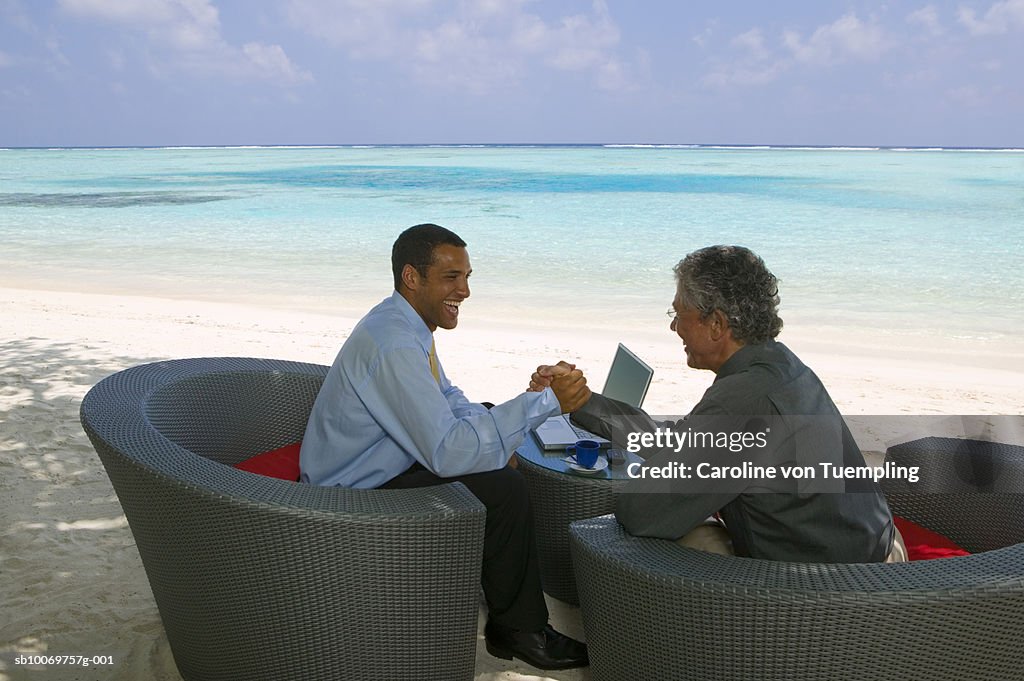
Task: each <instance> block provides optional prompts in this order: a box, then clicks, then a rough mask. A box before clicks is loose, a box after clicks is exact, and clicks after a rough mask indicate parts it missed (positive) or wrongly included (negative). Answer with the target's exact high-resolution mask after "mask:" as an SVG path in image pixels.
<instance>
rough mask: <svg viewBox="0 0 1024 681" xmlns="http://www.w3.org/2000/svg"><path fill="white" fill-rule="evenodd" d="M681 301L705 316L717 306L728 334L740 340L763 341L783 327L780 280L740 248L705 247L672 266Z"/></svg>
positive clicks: (703, 317)
mask: <svg viewBox="0 0 1024 681" xmlns="http://www.w3.org/2000/svg"><path fill="white" fill-rule="evenodd" d="M672 271H673V272H675V275H676V283H677V284H678V287H679V292H680V294H681V296H682V300H683V302H684V303H685V304H686V306H687V307H691V308H694V309H695V310H697V311H698V312H700V317H701V319H707V318H708V317H709V316H711V313H712V312H714V311H715V310H720V311H721V312H722V314H724V315H725V317H726V319H728V320H729V328H730V329H731V330H732V336H733V338H735V339H736V340H737V341H738V342H740V343H743V344H745V345H746V344H751V343H765V342H767V341H768V340H770V339H772V338H775V337H776V336H778V335H779V332H780V331H781V330H782V319H781V318H780V317H779V315H778V307H779V280H778V279H776V278H775V275H774V274H772V273H771V272H770V271H769V270H768V267H767V266H766V265H765V264H764V260H762V259H761V258H760V256H758V255H756V254H755V253H754V252H753V251H751V250H750V249H748V248H744V247H743V246H708V247H707V248H702V249H700V250H697V251H694V252H693V253H690V254H689V255H687V256H686V257H685V258H683V259H682V260H680V261H679V263H678V264H677V265H676V266H675V268H673V270H672Z"/></svg>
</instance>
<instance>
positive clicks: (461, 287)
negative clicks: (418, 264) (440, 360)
mask: <svg viewBox="0 0 1024 681" xmlns="http://www.w3.org/2000/svg"><path fill="white" fill-rule="evenodd" d="M406 268H408V269H407V271H406V272H405V273H404V274H405V275H407V277H406V286H407V289H408V295H406V299H408V301H409V304H410V305H412V307H413V309H414V310H416V312H417V313H418V314H419V316H420V317H421V318H422V319H423V321H424V322H425V323H426V325H427V328H429V329H430V331H431V332H433V331H434V330H435V329H437V327H441V328H442V329H454V328H455V327H456V326H457V325H458V323H459V305H461V304H462V301H463V300H465V299H466V298H469V275H470V274H472V273H473V268H472V267H470V265H469V253H468V252H467V251H466V249H465V248H462V247H460V246H452V245H450V244H441V245H440V246H437V247H436V248H435V249H434V260H433V262H432V263H431V264H430V266H429V267H428V268H427V273H426V276H422V275H420V273H419V272H417V271H416V269H415V268H414V267H412V265H406Z"/></svg>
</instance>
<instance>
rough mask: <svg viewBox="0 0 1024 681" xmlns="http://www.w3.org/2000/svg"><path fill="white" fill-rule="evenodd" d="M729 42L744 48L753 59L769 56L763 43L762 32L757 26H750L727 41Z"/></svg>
mask: <svg viewBox="0 0 1024 681" xmlns="http://www.w3.org/2000/svg"><path fill="white" fill-rule="evenodd" d="M729 44H730V45H732V46H733V47H736V48H739V49H741V50H746V51H747V52H748V53H749V54H750V56H751V57H753V58H754V59H767V58H768V56H769V55H768V49H767V48H766V47H765V44H764V33H762V32H761V29H759V28H752V29H750V30H749V31H747V32H746V33H741V34H740V35H738V36H736V37H735V38H733V39H732V40H731V41H729Z"/></svg>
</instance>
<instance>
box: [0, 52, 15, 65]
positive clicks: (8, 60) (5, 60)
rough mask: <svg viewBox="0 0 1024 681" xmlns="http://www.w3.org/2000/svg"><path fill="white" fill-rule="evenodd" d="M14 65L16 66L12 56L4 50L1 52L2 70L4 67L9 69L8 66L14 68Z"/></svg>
mask: <svg viewBox="0 0 1024 681" xmlns="http://www.w3.org/2000/svg"><path fill="white" fill-rule="evenodd" d="M13 65H14V57H12V56H11V55H9V54H7V53H6V52H4V51H3V50H0V69H2V68H4V67H7V66H13Z"/></svg>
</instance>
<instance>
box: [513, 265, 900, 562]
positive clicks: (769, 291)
mask: <svg viewBox="0 0 1024 681" xmlns="http://www.w3.org/2000/svg"><path fill="white" fill-rule="evenodd" d="M675 275H676V282H677V287H676V296H675V299H674V300H673V303H672V310H671V311H670V313H669V314H670V315H671V316H672V322H671V329H672V331H673V332H675V333H676V334H677V335H678V336H679V337H680V339H682V341H683V343H684V350H685V352H686V359H687V364H688V365H689V366H690V367H692V368H694V369H708V370H710V371H713V372H714V373H715V380H714V382H713V383H712V384H711V386H710V387H709V388H708V390H707V391H706V392H705V393H704V397H703V398H702V399H701V400H700V402H698V404H697V405H696V406H695V407H694V408H693V410H691V412H690V417H688V421H683V422H679V423H671V422H667V423H658V422H656V421H654V420H653V419H651V418H650V417H649V416H647V414H645V413H644V412H642V411H640V410H639V409H635V408H633V407H631V406H629V405H626V404H623V403H621V402H617V401H615V400H612V399H609V398H606V397H604V396H602V395H599V394H593V395H591V396H589V398H588V399H586V400H585V401H580V402H577V403H576V404H573V405H571V407H570V408H571V409H572V410H573V419H574V420H575V421H577V422H578V423H579V424H580V425H582V426H584V427H586V428H589V429H590V430H592V431H594V432H597V433H599V434H601V435H603V436H605V437H608V438H609V439H612V440H614V441H616V444H619V445H620V446H622V445H623V443H622V442H621V440H622V438H623V436H624V434H625V433H627V432H632V433H638V432H654V431H655V430H656V429H658V428H665V427H669V428H675V429H676V430H679V431H683V430H686V425H685V424H686V423H688V422H690V420H692V421H697V422H699V420H700V419H699V418H697V417H707V418H717V419H719V420H721V419H722V418H725V419H729V418H732V419H733V421H734V423H736V424H743V423H750V419H752V418H759V417H760V418H764V419H769V420H771V419H775V420H776V422H778V420H780V419H784V420H787V421H789V422H793V420H794V417H795V418H796V419H797V420H799V419H821V420H827V421H829V422H831V423H832V424H834V425H835V433H834V435H835V436H834V437H832V438H828V439H826V440H824V442H826V443H827V445H826V447H825V448H824V449H826V450H829V451H823V450H822V448H820V447H819V448H816V451H814V452H811V453H810V456H811V457H812V458H817V459H820V460H821V461H828V462H833V463H835V464H836V465H838V466H842V467H854V468H856V467H864V466H865V463H864V458H863V456H862V454H861V452H860V449H859V448H858V447H857V444H856V442H855V441H854V439H853V436H852V435H851V434H850V431H849V430H848V429H847V427H846V425H845V423H843V422H842V419H841V417H840V414H839V411H838V410H837V409H836V406H835V404H834V403H833V402H832V399H831V397H829V394H828V392H827V391H826V390H825V387H824V386H823V385H822V383H821V381H820V380H819V379H818V377H817V376H816V375H815V374H814V372H813V371H811V370H810V369H808V368H807V367H806V366H805V365H804V364H803V362H801V361H800V360H799V359H798V358H797V356H796V355H794V354H793V352H791V351H790V350H789V348H787V347H786V346H785V345H783V344H782V343H779V342H777V341H776V340H775V337H776V336H777V335H778V334H779V331H780V330H781V329H782V320H781V319H780V318H779V316H778V313H777V309H778V303H779V297H778V285H777V280H776V278H775V276H774V275H773V274H772V273H771V272H770V271H769V270H768V268H767V267H766V266H765V264H764V261H763V260H761V258H760V257H758V256H757V255H755V254H754V253H752V252H751V251H750V250H748V249H746V248H742V247H738V246H711V247H708V248H704V249H701V250H698V251H695V252H693V253H691V254H689V255H688V256H686V258H684V259H683V260H682V261H680V262H679V264H678V265H676V268H675ZM565 366H566V365H565V364H564V363H562V365H561V366H555V367H550V366H548V367H538V370H537V373H535V374H534V375H533V381H532V383H531V387H532V388H533V389H540V388H543V387H544V386H546V385H548V384H549V381H550V377H551V376H553V375H556V374H558V373H560V372H563V371H565ZM555 390H556V393H557V386H556V387H555ZM821 442H822V440H819V441H818V443H817V444H819V445H820V444H821ZM787 443H788V446H789V448H790V450H793V449H794V444H793V440H792V439H790V440H788V441H787ZM790 455H791V456H796V457H797V458H798V459H799V458H800V457H801V456H804V457H806V456H807V453H801V452H798V451H797V452H793V451H790ZM804 460H806V458H805V459H804ZM777 462H778V459H773V460H771V461H768V462H767V463H777ZM783 487H784V486H783ZM774 489H775V490H777V489H780V488H779V487H775V488H774ZM712 515H714V516H715V517H717V518H719V519H720V520H721V521H723V522H724V524H725V528H726V530H727V532H728V537H729V538H730V539H731V542H732V550H733V552H735V554H736V555H740V556H749V557H753V558H763V559H769V560H787V561H801V562H825V563H854V562H880V561H885V560H887V559H889V560H892V559H898V557H899V556H900V555H902V553H901V552H902V551H903V549H902V545H901V544H902V543H901V541H900V540H899V539H898V533H897V531H896V529H895V526H894V525H893V521H892V515H891V513H890V511H889V508H888V505H887V504H886V502H885V498H884V497H883V496H882V493H881V490H880V489H879V487H878V485H877V483H876V482H874V481H872V480H870V479H869V480H863V479H858V480H854V481H849V482H847V483H846V484H844V485H841V486H839V487H838V488H836V487H835V486H833V487H832V489H830V490H828V491H813V490H812V491H810V492H807V491H805V490H799V489H797V486H796V485H792V486H791V489H787V490H786V491H774V490H773V488H772V486H771V485H769V486H768V487H767V488H766V487H765V486H764V484H763V483H762V482H759V481H754V480H746V481H742V480H741V481H737V482H734V483H732V484H713V483H711V484H709V485H708V486H707V487H706V489H700V490H697V489H696V488H695V487H693V486H692V485H691V486H690V487H689V488H688V489H687V491H684V492H673V491H668V492H662V493H657V492H635V493H624V494H620V495H619V496H618V497H617V501H616V517H617V518H618V519H619V521H620V522H621V523H622V525H623V526H624V527H625V528H626V530H627V531H629V532H630V533H631V534H635V535H640V536H649V537H660V538H665V539H680V538H682V537H684V536H686V535H688V533H690V532H691V531H693V530H694V529H695V528H698V527H699V526H701V525H702V524H703V523H704V522H705V521H706V519H707V518H708V517H709V516H712ZM894 546H895V550H894ZM893 556H895V557H896V558H894V557H893Z"/></svg>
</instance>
